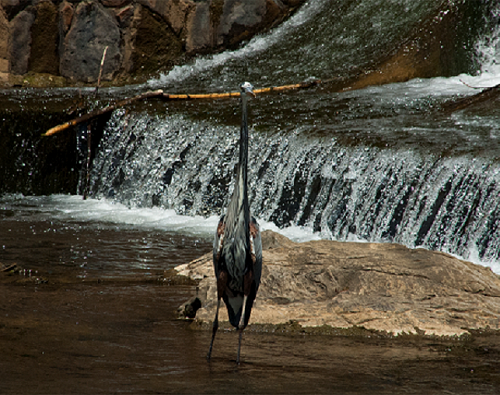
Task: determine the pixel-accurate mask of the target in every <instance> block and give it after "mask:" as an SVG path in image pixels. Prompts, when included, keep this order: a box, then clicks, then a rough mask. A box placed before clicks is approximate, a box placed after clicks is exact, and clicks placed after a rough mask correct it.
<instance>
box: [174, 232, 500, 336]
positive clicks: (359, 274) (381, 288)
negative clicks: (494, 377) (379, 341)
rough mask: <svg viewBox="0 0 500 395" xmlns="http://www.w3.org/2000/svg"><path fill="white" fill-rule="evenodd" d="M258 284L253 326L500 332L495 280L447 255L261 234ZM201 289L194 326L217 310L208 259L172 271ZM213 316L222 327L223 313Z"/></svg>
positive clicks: (499, 303) (446, 333)
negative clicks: (286, 324)
mask: <svg viewBox="0 0 500 395" xmlns="http://www.w3.org/2000/svg"><path fill="white" fill-rule="evenodd" d="M262 240H263V248H264V251H263V273H262V283H261V285H260V288H259V292H258V294H257V299H256V301H255V304H254V308H253V310H252V316H251V319H250V322H251V323H255V324H257V323H258V324H272V325H277V324H284V323H289V322H290V321H292V322H295V323H297V324H299V325H301V326H302V327H314V326H322V325H328V326H331V327H334V328H352V327H364V328H365V329H368V330H377V331H385V332H388V333H392V334H395V335H397V334H401V333H413V334H422V335H437V336H459V335H462V334H464V333H467V332H468V331H469V330H477V329H491V330H498V329H500V277H499V276H498V275H496V274H495V273H493V272H492V271H491V270H490V269H489V268H486V267H483V266H478V265H475V264H473V263H470V262H466V261H462V260H459V259H457V258H454V257H452V256H450V255H448V254H444V253H440V252H433V251H428V250H424V249H409V248H407V247H404V246H401V245H398V244H373V243H345V242H335V241H329V240H320V241H310V242H305V243H294V242H292V241H290V240H289V239H287V238H286V237H284V236H281V235H279V234H277V233H274V232H272V231H265V232H263V233H262ZM176 271H177V273H178V274H179V275H182V276H187V277H189V278H191V279H194V280H197V281H199V285H198V289H197V292H198V293H197V297H198V299H199V300H200V301H201V305H202V307H201V308H200V309H199V310H197V312H196V320H197V321H199V322H211V321H212V320H213V317H214V315H215V308H216V286H215V277H214V272H213V266H212V254H211V253H209V254H206V255H204V256H202V257H201V258H199V259H197V260H195V261H192V262H190V263H188V264H185V265H181V266H178V267H176ZM221 310H222V311H221V315H220V316H219V317H220V319H221V320H222V321H227V320H228V318H227V312H226V309H225V308H224V309H221Z"/></svg>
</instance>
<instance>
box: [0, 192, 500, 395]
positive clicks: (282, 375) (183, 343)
mask: <svg viewBox="0 0 500 395" xmlns="http://www.w3.org/2000/svg"><path fill="white" fill-rule="evenodd" d="M76 198H79V197H64V196H59V197H45V198H32V199H29V198H22V197H19V196H18V197H11V198H10V199H11V200H10V203H9V205H7V204H6V201H5V199H4V200H3V201H2V204H3V209H2V210H0V240H1V243H0V244H1V245H0V247H1V249H0V263H1V264H2V268H6V267H9V266H13V265H14V264H15V265H16V266H15V268H14V269H12V270H10V271H2V272H0V355H2V358H1V359H0V369H1V371H2V380H0V392H1V393H5V394H33V393H37V394H54V393H64V394H100V393H106V394H108V393H132V394H152V393H185V394H195V393H196V394H198V393H205V394H221V393H234V394H245V393H255V394H290V393H301V394H310V393H317V394H394V393H414V394H422V393H425V394H441V393H443V391H450V392H452V393H456V394H471V393H481V394H495V393H497V391H498V389H499V388H500V376H499V373H498V372H500V364H499V363H500V362H499V361H500V358H498V357H499V355H500V348H499V345H500V341H499V340H498V339H497V337H495V336H490V337H481V336H478V337H477V338H470V339H462V340H460V341H445V340H442V339H441V340H439V339H421V338H417V337H414V336H413V337H409V338H404V337H402V338H401V337H400V338H396V339H391V338H386V337H384V336H380V335H376V334H373V333H372V334H370V333H364V334H363V333H361V334H356V333H354V332H353V333H350V334H349V333H346V334H345V335H340V336H329V335H311V334H304V333H293V332H288V330H287V329H286V327H284V328H280V327H270V328H263V327H252V326H250V327H249V328H247V330H246V331H245V334H244V340H243V347H242V360H243V363H242V364H241V365H240V366H237V365H236V363H235V357H236V345H237V333H235V332H234V331H226V330H220V333H219V336H218V337H217V339H216V343H215V348H214V352H213V357H212V361H211V363H207V361H206V360H205V355H206V352H207V349H208V344H209V339H210V331H209V330H204V329H197V328H196V327H193V326H192V325H191V323H190V322H188V321H183V320H178V319H177V312H176V311H177V308H178V306H180V305H181V304H182V303H184V302H185V301H186V300H187V299H189V298H190V297H191V296H193V295H194V294H195V292H196V290H195V287H194V286H186V285H178V284H177V285H175V284H171V283H170V282H169V281H164V280H163V278H164V277H163V271H164V270H167V269H169V268H172V267H173V266H175V265H178V264H182V263H186V262H188V261H189V260H191V259H193V258H196V257H198V256H199V255H201V254H203V253H205V252H207V251H210V248H211V246H210V244H211V243H210V236H209V232H208V231H207V230H206V229H208V228H210V227H211V224H206V223H204V222H203V221H199V222H198V224H197V226H193V224H192V223H189V221H184V222H183V223H180V222H179V220H180V218H179V217H178V216H175V215H173V216H172V215H169V216H168V217H169V218H170V220H169V219H167V216H165V217H163V218H159V215H160V213H158V212H157V213H156V214H157V216H156V217H154V216H152V215H151V214H155V212H154V211H151V210H142V211H140V210H130V209H126V208H124V207H122V206H120V205H116V210H113V205H109V204H105V205H99V207H100V209H99V210H97V209H96V204H95V203H96V202H92V201H88V202H83V201H79V202H77V201H76ZM33 199H38V201H37V204H36V205H35V204H33ZM40 199H41V200H40ZM12 201H15V202H16V203H15V204H13V203H12ZM7 207H8V208H7ZM164 214H165V213H164ZM98 217H100V218H98ZM85 218H86V219H85ZM146 218H147V219H146ZM176 227H177V228H179V227H182V228H183V229H184V230H183V231H182V232H181V233H179V231H174V230H173V229H174V228H176ZM476 372H477V373H476ZM476 391H479V392H476Z"/></svg>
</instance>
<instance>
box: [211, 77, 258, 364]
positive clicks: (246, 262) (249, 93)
mask: <svg viewBox="0 0 500 395" xmlns="http://www.w3.org/2000/svg"><path fill="white" fill-rule="evenodd" d="M240 91H241V92H240V101H241V129H240V143H239V145H240V157H239V163H238V168H237V173H236V184H235V186H234V191H233V195H232V197H231V201H230V202H229V206H228V208H227V211H226V214H225V215H222V216H221V218H220V220H219V223H218V225H217V229H216V231H215V238H214V247H213V263H214V271H215V278H216V282H217V311H216V313H215V318H214V321H213V326H212V340H211V341H210V348H209V350H208V354H207V360H208V361H210V357H211V355H212V348H213V344H214V339H215V335H216V333H217V329H218V327H219V309H220V305H221V299H223V300H224V303H225V305H226V308H227V313H228V316H229V321H230V322H231V325H233V326H234V327H235V328H236V329H237V330H238V331H239V338H238V353H237V356H236V363H237V364H239V363H240V350H241V338H242V335H243V330H244V329H245V328H246V326H247V325H248V320H249V319H250V313H251V311H252V306H253V302H254V300H255V297H256V295H257V290H258V289H259V284H260V277H261V273H262V242H261V238H260V229H259V225H258V224H257V221H256V220H255V218H253V217H251V215H250V206H249V203H248V185H247V167H248V122H247V103H248V99H249V98H250V97H255V93H254V92H253V86H252V84H250V83H249V82H245V83H243V84H242V85H241V86H240Z"/></svg>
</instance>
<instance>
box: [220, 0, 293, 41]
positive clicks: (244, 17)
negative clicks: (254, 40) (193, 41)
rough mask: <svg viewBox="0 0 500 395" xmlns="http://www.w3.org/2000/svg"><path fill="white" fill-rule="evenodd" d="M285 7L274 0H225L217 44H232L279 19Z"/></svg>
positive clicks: (281, 17)
mask: <svg viewBox="0 0 500 395" xmlns="http://www.w3.org/2000/svg"><path fill="white" fill-rule="evenodd" d="M286 11H287V10H286V8H285V7H284V6H283V5H282V4H281V3H280V2H276V1H274V0H225V1H224V6H223V9H222V15H221V17H220V22H219V27H218V32H217V44H218V45H223V46H229V47H230V46H234V45H235V44H237V43H239V42H241V41H243V40H246V39H249V38H251V37H252V36H253V35H254V34H256V33H257V32H258V31H260V30H263V29H265V28H268V27H270V26H271V25H273V24H274V23H276V22H278V21H281V20H282V19H283V17H284V16H285V15H286Z"/></svg>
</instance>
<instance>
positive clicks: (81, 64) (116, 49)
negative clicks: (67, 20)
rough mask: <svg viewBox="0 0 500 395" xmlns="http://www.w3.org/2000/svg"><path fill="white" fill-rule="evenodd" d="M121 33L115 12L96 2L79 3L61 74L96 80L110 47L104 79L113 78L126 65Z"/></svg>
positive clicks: (66, 40)
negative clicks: (104, 56)
mask: <svg viewBox="0 0 500 395" xmlns="http://www.w3.org/2000/svg"><path fill="white" fill-rule="evenodd" d="M120 44H121V35H120V29H119V27H118V22H117V20H116V18H115V17H114V15H113V14H112V13H111V12H110V11H108V10H107V9H105V8H104V7H103V6H102V5H101V4H100V3H97V2H96V1H88V2H82V3H80V4H78V7H77V8H76V10H75V14H74V16H73V18H72V22H71V27H70V29H69V31H68V33H67V34H66V37H65V38H64V41H63V43H62V48H61V61H60V73H61V75H62V76H64V77H66V78H71V79H75V80H78V81H85V82H94V81H96V80H97V78H98V76H99V68H100V64H101V59H102V55H103V52H104V49H105V48H106V47H108V50H107V53H106V59H105V62H104V67H103V73H102V79H103V80H112V79H113V77H114V75H115V74H116V73H117V71H118V70H119V69H120V67H121V64H122V53H121V49H120Z"/></svg>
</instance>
